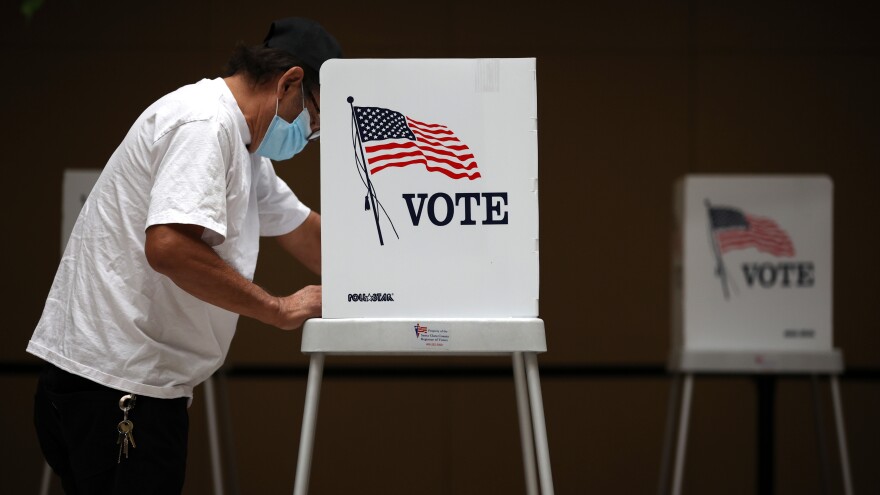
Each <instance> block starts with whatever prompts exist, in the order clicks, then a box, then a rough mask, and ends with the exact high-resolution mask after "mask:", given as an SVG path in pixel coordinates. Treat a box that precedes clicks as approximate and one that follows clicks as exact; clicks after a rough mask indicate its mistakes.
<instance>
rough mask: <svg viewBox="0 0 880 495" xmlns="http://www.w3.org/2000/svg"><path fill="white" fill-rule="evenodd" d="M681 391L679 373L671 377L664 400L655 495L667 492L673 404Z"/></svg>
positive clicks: (673, 412)
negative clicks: (664, 416) (663, 429)
mask: <svg viewBox="0 0 880 495" xmlns="http://www.w3.org/2000/svg"><path fill="white" fill-rule="evenodd" d="M680 392H681V373H676V374H675V376H674V377H673V379H672V386H671V387H670V390H669V398H668V399H667V400H666V431H665V432H664V433H663V452H662V453H661V454H660V483H659V484H658V487H657V495H666V494H667V493H669V458H670V456H671V454H672V436H673V434H674V433H675V405H676V404H677V403H678V394H679V393H680Z"/></svg>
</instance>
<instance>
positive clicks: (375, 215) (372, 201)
mask: <svg viewBox="0 0 880 495" xmlns="http://www.w3.org/2000/svg"><path fill="white" fill-rule="evenodd" d="M347 101H348V104H349V105H350V106H351V120H352V122H353V123H354V125H355V128H356V129H357V130H358V133H357V136H358V138H357V139H358V151H360V154H361V163H363V166H364V178H365V179H366V181H367V197H368V198H369V200H370V204H371V205H372V208H373V219H374V220H375V221H376V232H378V233H379V245H380V246H384V245H385V241H384V240H383V239H382V227H381V226H379V209H378V208H376V194H375V193H374V192H373V182H372V181H371V180H370V171H369V170H368V169H367V159H366V157H364V148H363V142H361V133H360V127H359V126H358V123H357V115H355V113H354V98H353V97H351V96H349V97H348V98H347Z"/></svg>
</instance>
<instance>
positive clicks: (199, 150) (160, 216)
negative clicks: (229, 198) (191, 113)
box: [145, 120, 229, 245]
mask: <svg viewBox="0 0 880 495" xmlns="http://www.w3.org/2000/svg"><path fill="white" fill-rule="evenodd" d="M154 146H156V147H157V148H158V149H159V150H158V152H157V153H156V156H157V159H156V160H155V162H156V163H154V164H153V174H154V178H153V187H152V189H151V191H150V207H149V213H148V215H147V222H146V226H145V228H146V227H150V226H152V225H160V224H168V223H182V224H191V225H199V226H202V227H205V228H206V229H209V230H211V231H212V232H213V234H212V233H208V232H206V235H205V236H203V238H204V239H206V240H208V241H209V243H210V244H211V245H217V244H220V243H222V242H223V241H224V240H225V238H226V225H227V217H226V175H227V168H228V167H227V163H228V161H229V158H228V157H229V152H228V139H227V136H226V134H225V132H224V131H223V129H222V128H221V127H220V126H218V125H217V124H215V123H213V122H211V121H207V120H204V121H202V120H200V121H193V122H187V123H185V124H182V125H179V126H177V127H176V128H174V129H173V130H171V131H169V132H168V133H166V134H165V135H164V136H162V137H160V138H159V139H158V140H157V142H156V143H155V144H154Z"/></svg>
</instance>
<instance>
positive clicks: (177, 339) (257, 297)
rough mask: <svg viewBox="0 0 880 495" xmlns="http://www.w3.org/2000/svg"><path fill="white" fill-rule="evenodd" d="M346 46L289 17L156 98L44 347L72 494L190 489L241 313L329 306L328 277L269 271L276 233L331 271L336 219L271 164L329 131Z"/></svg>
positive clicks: (37, 349) (282, 320)
mask: <svg viewBox="0 0 880 495" xmlns="http://www.w3.org/2000/svg"><path fill="white" fill-rule="evenodd" d="M337 57H341V50H340V48H339V45H338V43H337V42H336V40H335V39H334V38H333V37H332V36H331V35H330V34H328V33H327V32H326V31H325V30H324V29H323V28H322V27H321V26H320V25H318V24H317V23H315V22H314V21H310V20H307V19H302V18H288V19H281V20H278V21H276V22H274V23H273V24H272V27H271V28H270V30H269V33H268V34H267V36H266V38H265V40H264V43H263V45H261V46H255V47H246V46H243V45H242V46H239V47H237V49H236V51H235V52H234V53H233V55H232V57H231V58H230V61H229V64H228V69H227V74H226V77H225V78H217V79H213V80H207V79H205V80H202V81H200V82H198V83H196V84H192V85H189V86H184V87H183V88H180V89H178V90H177V91H174V92H172V93H170V94H169V95H166V96H165V97H163V98H161V99H160V100H158V101H157V102H156V103H154V104H153V105H151V106H150V107H149V108H148V109H147V110H146V111H144V113H143V114H141V116H140V117H139V118H138V119H137V121H136V122H135V123H134V125H133V126H132V128H131V129H130V130H129V132H128V134H127V135H126V137H125V139H124V140H123V142H122V144H121V145H120V146H119V147H118V148H117V150H116V151H115V152H114V154H113V155H112V156H111V158H110V160H109V162H108V163H107V165H106V166H105V168H104V170H103V172H102V174H101V177H100V179H99V180H98V182H97V184H96V185H95V187H94V189H93V191H92V193H91V195H90V196H89V198H88V200H87V201H86V203H85V205H84V206H83V209H82V212H81V214H80V216H79V218H78V220H77V223H76V225H75V227H74V229H73V232H72V233H71V237H70V241H69V242H68V245H67V248H66V250H65V252H64V255H63V256H62V260H61V264H60V266H59V268H58V272H57V274H56V277H55V281H54V283H53V285H52V288H51V291H50V293H49V297H48V299H47V301H46V306H45V309H44V310H43V315H42V317H41V319H40V321H39V323H38V324H37V328H36V330H35V331H34V335H33V337H32V338H31V341H30V342H29V344H28V347H27V350H28V352H30V353H32V354H34V355H36V356H38V357H40V358H42V359H43V360H45V361H46V362H47V367H46V370H45V371H44V373H43V374H42V375H41V377H40V381H39V385H38V388H37V393H36V397H35V410H34V422H35V426H36V429H37V435H38V438H39V440H40V445H41V448H42V450H43V453H44V455H45V456H46V459H47V461H48V463H49V464H50V465H51V466H52V468H53V469H54V470H55V472H56V473H58V475H59V476H60V477H61V480H62V484H63V486H64V490H65V491H66V492H67V493H68V494H73V493H77V494H79V493H126V494H132V493H153V494H155V493H162V494H165V493H179V492H180V491H181V489H182V486H183V479H184V471H185V464H186V448H187V430H188V417H187V411H186V409H187V407H188V402H189V401H191V398H192V390H193V387H195V386H196V385H198V384H199V383H201V382H203V381H204V380H205V379H207V378H208V377H210V376H211V374H212V373H213V372H214V371H216V370H217V369H218V368H219V367H220V366H221V365H222V364H223V361H224V359H225V358H226V354H227V351H228V348H229V344H230V342H231V340H232V336H233V333H234V331H235V325H236V322H237V319H238V315H246V316H250V317H252V318H255V319H257V320H260V321H262V322H264V323H268V324H270V325H273V326H276V327H278V328H281V329H287V330H290V329H295V328H298V327H300V326H301V325H302V324H303V322H304V321H305V320H306V319H308V318H311V317H316V316H320V313H321V288H320V287H319V286H308V287H304V288H303V289H301V290H299V291H297V292H296V293H294V294H291V295H288V296H286V297H276V296H273V295H271V294H269V293H267V292H266V291H265V290H263V289H262V288H260V287H259V286H257V285H255V284H254V283H252V282H251V279H252V277H253V273H254V269H255V266H256V260H257V252H258V248H259V237H260V236H271V237H276V238H277V240H278V242H279V243H280V244H281V246H283V248H284V249H285V250H286V251H288V252H289V253H290V254H291V255H292V256H293V257H294V258H296V259H297V260H299V261H300V262H302V263H303V264H304V265H305V266H307V267H308V268H309V269H311V270H312V271H314V272H315V273H320V269H321V257H320V256H321V254H320V248H321V240H320V229H321V220H320V216H319V215H318V214H317V213H315V212H312V211H310V210H309V208H308V207H306V206H305V205H303V204H302V203H300V201H299V200H298V199H297V197H296V196H295V195H294V194H293V192H291V190H290V188H289V187H288V186H287V185H286V184H285V183H284V182H283V181H281V180H280V179H279V178H278V177H277V176H276V175H275V173H274V170H273V166H272V162H271V161H270V159H274V160H286V159H288V158H291V157H292V156H293V155H295V154H296V153H298V152H299V151H301V150H302V149H303V147H304V146H305V145H306V143H307V142H308V141H309V140H312V139H314V138H316V137H317V136H318V133H319V129H320V90H319V87H318V71H319V69H320V67H321V64H322V63H323V62H324V61H326V60H328V59H330V58H337ZM123 407H124V408H125V409H126V410H123Z"/></svg>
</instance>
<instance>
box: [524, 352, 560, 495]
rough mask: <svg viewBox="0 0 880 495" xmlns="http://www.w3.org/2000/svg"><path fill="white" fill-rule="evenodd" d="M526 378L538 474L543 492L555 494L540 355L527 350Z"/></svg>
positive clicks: (549, 494) (525, 355)
mask: <svg viewBox="0 0 880 495" xmlns="http://www.w3.org/2000/svg"><path fill="white" fill-rule="evenodd" d="M523 357H524V358H525V364H526V378H527V381H528V388H529V399H530V401H531V410H532V427H533V430H534V433H535V450H536V451H537V454H538V476H539V478H540V482H541V494H542V495H553V475H552V474H551V472H550V447H549V446H548V444H547V426H546V423H545V421H544V402H543V401H544V399H543V397H542V396H541V377H540V375H539V374H538V357H537V356H536V355H535V353H534V352H526V353H525V354H524V355H523Z"/></svg>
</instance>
